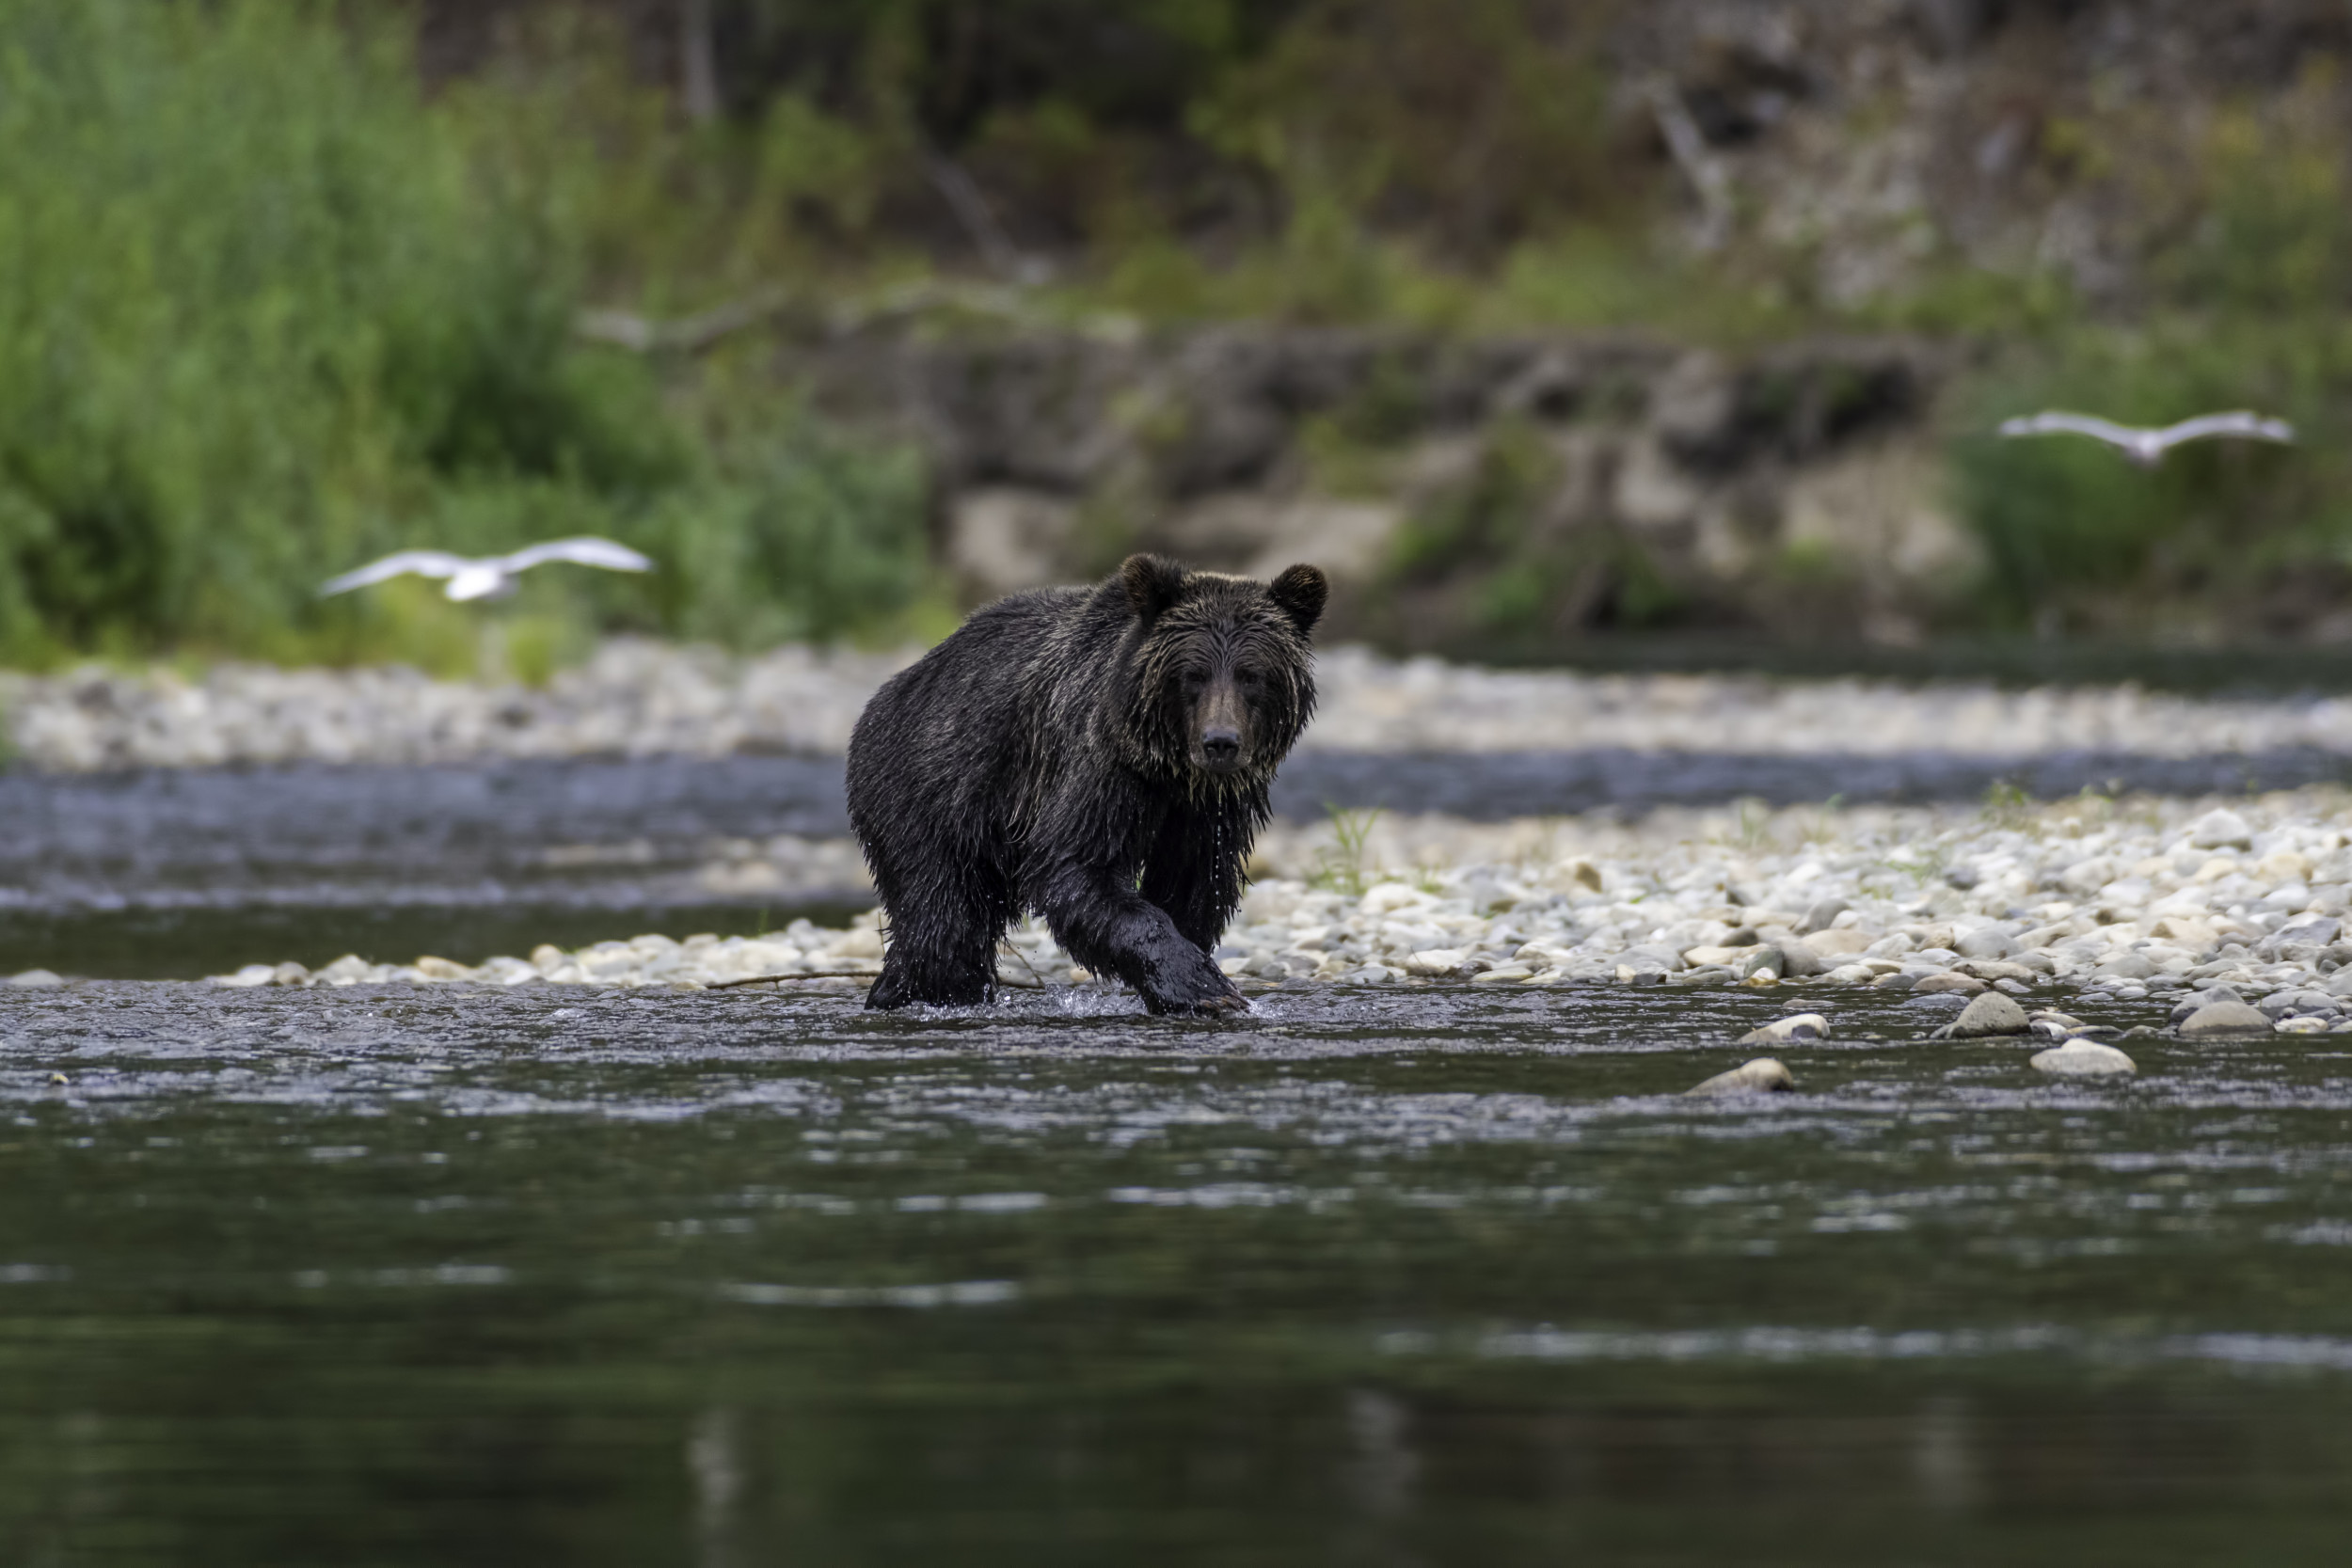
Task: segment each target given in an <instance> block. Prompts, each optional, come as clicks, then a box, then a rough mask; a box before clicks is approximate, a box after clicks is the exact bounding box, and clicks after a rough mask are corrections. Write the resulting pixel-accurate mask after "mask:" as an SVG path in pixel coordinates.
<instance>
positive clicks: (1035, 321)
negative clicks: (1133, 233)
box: [572, 278, 1142, 356]
mask: <svg viewBox="0 0 2352 1568" xmlns="http://www.w3.org/2000/svg"><path fill="white" fill-rule="evenodd" d="M803 308H805V309H806V312H807V314H808V315H810V316H813V317H814V318H815V319H816V322H817V323H818V325H820V326H821V328H822V329H823V330H824V331H825V332H826V333H828V334H830V335H831V336H833V337H835V338H847V337H850V336H851V335H853V334H855V333H858V332H861V331H864V330H865V329H866V328H867V327H870V326H875V325H882V324H884V323H888V322H892V321H896V320H900V319H903V318H905V317H909V316H920V315H924V314H927V313H929V312H930V311H933V310H956V311H961V312H963V313H964V314H966V315H975V316H993V317H995V318H997V319H999V320H1002V321H1006V322H1009V323H1012V324H1013V325H1022V326H1038V325H1066V324H1060V323H1058V322H1057V318H1055V317H1053V316H1051V315H1050V314H1049V313H1048V312H1045V311H1042V310H1040V309H1038V308H1037V306H1036V304H1035V303H1034V302H1033V301H1032V300H1031V298H1030V297H1029V296H1028V295H1027V294H1026V293H1025V292H1024V291H1023V290H1021V289H1018V288H1012V287H1008V286H1005V285H1002V284H991V283H960V282H955V281H952V280H948V279H943V278H922V279H918V280H916V281H914V282H910V283H899V284H894V285H893V286H891V287H890V288H887V289H883V290H882V291H880V292H878V293H873V294H868V295H866V296H864V297H862V298H855V299H846V300H841V301H837V302H836V303H834V305H832V306H831V307H830V308H820V307H818V305H817V303H816V301H815V300H814V299H813V298H811V297H810V296H809V295H807V294H805V293H801V292H798V291H795V290H792V289H788V288H786V287H784V286H782V285H775V286H771V287H770V288H765V289H760V290H757V291H755V292H754V293H749V294H746V295H744V296H743V297H742V298H741V299H738V300H730V301H729V302H728V303H726V304H724V305H721V306H716V307H714V308H712V309H708V310H705V311H702V312H701V313H699V314H697V315H691V316H681V317H679V318H677V319H676V320H675V321H657V320H654V319H653V318H651V317H647V316H641V315H638V314H636V313H635V312H633V311H629V310H603V309H597V310H582V311H580V313H579V314H578V315H576V316H574V317H573V318H572V332H573V334H574V335H575V336H577V337H580V338H583V339H586V340H587V341H590V342H595V343H603V344H606V345H607V346H609V347H612V348H621V349H627V350H628V351H629V352H630V353H632V354H661V355H688V356H691V355H696V354H701V353H704V352H706V351H707V350H708V349H711V348H713V347H715V346H717V345H718V344H719V343H720V342H721V341H723V340H725V339H727V338H730V337H732V336H734V335H735V334H736V333H738V332H742V331H746V330H748V329H750V328H752V327H755V326H760V325H765V324H767V323H769V322H771V321H775V320H777V319H778V318H780V317H784V316H787V315H793V314H796V313H798V312H799V311H800V310H801V309H803ZM1077 325H1078V326H1079V327H1080V328H1081V329H1082V330H1084V331H1087V332H1089V333H1091V334H1093V335H1095V336H1098V337H1103V338H1107V339H1111V340H1113V341H1121V342H1124V341H1132V340H1133V339H1134V338H1135V337H1136V334H1137V333H1139V332H1140V331H1141V330H1142V328H1141V326H1140V325H1139V324H1138V323H1137V322H1136V320H1135V318H1134V317H1132V316H1124V315H1119V314H1115V313H1112V312H1108V311H1100V312H1095V313H1093V314H1090V315H1089V316H1086V317H1085V318H1083V319H1082V320H1081V321H1080V322H1078V323H1077Z"/></svg>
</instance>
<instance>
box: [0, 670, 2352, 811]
mask: <svg viewBox="0 0 2352 1568" xmlns="http://www.w3.org/2000/svg"><path fill="white" fill-rule="evenodd" d="M914 657H915V650H913V649H903V650H899V651H898V652H894V653H886V654H872V653H859V652H853V651H846V650H833V649H816V648H807V647H784V648H778V649H775V650H773V651H772V652H770V653H767V654H763V655H760V656H758V657H752V658H732V657H726V656H723V655H722V654H720V653H718V652H716V651H714V650H711V649H707V648H693V647H678V646H674V645H670V644H664V643H659V642H650V641H630V640H619V641H611V642H608V643H606V644H605V645H604V646H603V647H602V648H601V649H600V650H599V651H598V652H597V654H596V657H593V658H592V659H590V660H589V661H588V662H587V663H586V664H584V665H582V666H580V667H579V668H576V669H572V670H567V671H564V672H561V673H558V674H557V675H556V676H555V677H554V678H553V680H552V681H550V682H549V683H548V686H547V688H546V689H543V690H533V689H526V688H523V687H519V686H485V685H473V684H466V683H456V682H445V681H434V680H429V679H427V678H426V677H425V676H423V675H421V674H420V673H417V672H415V671H413V670H407V669H401V668H375V669H359V670H342V671H336V670H280V669H276V668H272V667H266V666H256V665H221V666H217V667H215V668H214V669H212V670H211V671H209V672H208V673H205V674H204V675H202V676H201V677H200V678H199V679H196V680H189V679H187V678H185V677H183V676H182V675H181V674H179V673H176V672H174V671H172V670H169V669H162V668H159V669H153V670H148V671H142V672H135V673H123V672H119V671H109V670H106V669H103V668H99V667H90V668H87V669H83V670H79V671H74V672H72V673H65V674H59V675H51V676H27V675H21V674H5V673H0V715H4V716H5V719H6V722H7V733H8V746H9V750H10V752H11V754H12V755H13V756H14V757H15V758H16V759H17V761H18V763H19V764H20V765H21V766H24V767H29V768H38V769H43V770H49V771H81V772H87V771H101V770H119V769H124V768H185V767H217V766H221V765H225V764H235V765H256V764H281V763H303V762H317V763H449V762H466V761H475V760H491V759H501V758H503V759H514V758H530V757H557V756H653V755H660V754H665V753H676V754H681V755H688V756H725V755H731V754H734V753H737V752H799V753H806V754H817V755H837V754H838V753H839V752H841V751H842V750H843V748H844V747H845V746H846V745H847V744H848V742H849V736H850V726H851V725H852V724H853V723H855V722H856V720H857V715H858V711H859V709H860V708H861V707H863V706H864V705H865V702H866V698H867V696H868V695H870V694H871V693H872V691H873V689H875V687H877V686H879V685H880V684H881V683H882V681H884V680H886V679H887V678H889V676H890V675H891V674H892V673H894V672H896V671H898V670H899V669H901V668H903V667H904V666H905V665H906V664H907V663H908V662H909V661H910V660H911V659H913V658H914ZM1320 670H1321V684H1322V689H1323V698H1324V700H1323V703H1322V706H1321V710H1320V712H1319V714H1318V716H1317V718H1316V720H1315V722H1314V725H1313V727H1312V728H1311V730H1310V731H1309V733H1308V737H1307V741H1306V743H1305V745H1304V746H1303V747H1302V751H1303V752H1306V753H1308V754H1313V753H1316V752H1385V753H1397V752H1457V753H1458V752H1563V751H1574V752H1713V753H1724V754H1739V755H1751V756H1759V757H1787V758H1798V757H1804V756H1811V755H1820V754H1829V753H1836V754H1847V755H1859V756H1889V757H1891V756H1897V755H1902V754H1908V753H1915V752H1932V753H1946V754H1952V755H1963V756H1987V757H1999V758H2004V759H2015V758H2021V757H2034V756H2042V755H2055V754H2081V755H2089V754H2094V753H2118V754H2130V755H2137V756H2147V757H2169V758H2183V759H2192V758H2208V757H2213V756H2217V755H2241V754H2242V755H2258V754H2264V753H2302V754H2311V753H2324V754H2327V755H2329V756H2352V699H2346V698H2343V697H2314V698H2305V699H2296V700H2246V699H2216V698H2196V697H2186V696H2179V695H2173V694H2169V693H2160V692H2152V691H2147V690H2143V689H2138V688H2137V687H2132V686H2119V687H2045V688H2040V689H2028V690H2004V689H1997V688H1994V687H1992V686H1988V685H1979V684H1970V683H1959V682H1946V683H1932V684H1928V685H1920V686H1910V685H1903V684H1899V683H1897V682H1892V681H1871V680H1860V679H1845V680H1778V679H1768V678H1765V677H1761V676H1752V675H1686V674H1581V673H1573V672H1565V671H1496V670H1484V669H1477V668H1472V667H1469V666H1463V665H1454V664H1446V663H1442V662H1440V661H1438V660H1436V659H1428V658H1416V659H1407V660H1402V661H1400V660H1394V659H1387V658H1383V657H1378V656H1377V655H1375V654H1372V653H1369V652H1367V651H1365V650H1363V649H1360V648H1337V649H1330V650H1327V651H1325V652H1324V653H1323V654H1322V655H1321V657H1320ZM2271 782H2278V783H2292V782H2296V781H2294V780H2292V779H2278V780H2275V781H2271Z"/></svg>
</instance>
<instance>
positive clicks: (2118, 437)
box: [2001, 409, 2146, 451]
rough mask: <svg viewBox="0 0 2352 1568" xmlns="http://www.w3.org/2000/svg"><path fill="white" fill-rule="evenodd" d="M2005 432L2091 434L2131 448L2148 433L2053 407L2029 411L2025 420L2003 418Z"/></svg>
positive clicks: (2058, 434) (2095, 439)
mask: <svg viewBox="0 0 2352 1568" xmlns="http://www.w3.org/2000/svg"><path fill="white" fill-rule="evenodd" d="M2001 434H2002V435H2004V436H2090V438H2091V439H2092V440H2094V441H2105V442H2106V443H2107V444H2108V445H2109V446H2112V447H2122V449H2123V450H2124V451H2131V450H2132V448H2133V445H2134V442H2133V437H2134V436H2142V435H2145V434H2146V433H2145V432H2144V431H2138V430H2134V429H2133V428H2132V427H2131V426H2129V425H2121V424H2117V423H2116V422H2115V421H2114V420H2102V419H2099V418H2097V417H2095V416H2093V415H2090V414H2068V413H2065V412H2063V411H2061V410H2058V409H2051V410H2049V411H2048V412H2046V413H2041V414H2029V415H2026V417H2025V418H2023V419H2016V420H2002V421H2001Z"/></svg>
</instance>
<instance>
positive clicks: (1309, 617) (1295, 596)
mask: <svg viewBox="0 0 2352 1568" xmlns="http://www.w3.org/2000/svg"><path fill="white" fill-rule="evenodd" d="M1266 594H1268V596H1270V597H1271V598H1272V599H1273V600H1274V603H1275V606H1276V608H1278V609H1279V610H1281V612H1282V613H1283V614H1285V615H1287V616H1289V617H1290V618H1291V624H1292V625H1294V626H1296V627H1297V628H1298V630H1299V634H1300V635H1301V636H1304V635H1305V634H1306V633H1308V632H1311V631H1312V630H1314V629H1315V623H1316V622H1317V621H1320V620H1322V619H1323V601H1324V600H1326V599H1327V598H1329V597H1330V596H1331V584H1330V581H1329V579H1327V578H1325V577H1324V575H1323V568H1322V567H1320V566H1306V565H1300V566H1285V567H1283V568H1282V575H1281V576H1280V577H1279V578H1275V579H1274V580H1273V581H1272V582H1270V583H1268V584H1266Z"/></svg>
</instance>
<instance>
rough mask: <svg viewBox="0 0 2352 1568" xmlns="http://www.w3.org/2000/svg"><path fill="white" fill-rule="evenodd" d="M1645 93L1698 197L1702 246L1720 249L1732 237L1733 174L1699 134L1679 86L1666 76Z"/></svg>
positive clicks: (1656, 79)
mask: <svg viewBox="0 0 2352 1568" xmlns="http://www.w3.org/2000/svg"><path fill="white" fill-rule="evenodd" d="M1644 92H1645V96H1646V97H1647V98H1648V99H1649V105H1650V113H1651V114H1652V115H1653V116H1655V117H1656V118H1657V120H1658V134H1659V135H1661V136H1663V137H1664V138H1665V140H1666V150H1667V151H1668V152H1670V153H1672V154H1673V155H1674V161H1675V166H1676V167H1677V168H1679V169H1680V170H1682V177H1683V178H1684V179H1686V180H1688V181H1690V182H1691V188H1692V191H1694V192H1695V193H1696V194H1697V196H1698V198H1699V232H1698V247H1699V248H1700V249H1701V250H1720V249H1721V248H1723V244H1724V241H1725V240H1726V239H1728V238H1730V237H1731V175H1730V173H1729V172H1728V171H1727V170H1725V169H1724V166H1723V161H1722V160H1721V159H1719V158H1717V157H1716V156H1715V155H1714V154H1713V153H1712V152H1709V151H1708V149H1707V138H1706V137H1705V136H1704V135H1700V134H1699V126H1698V121H1696V120H1694V119H1692V118H1691V107H1690V105H1689V104H1687V103H1684V102H1683V101H1682V90H1681V89H1680V88H1679V87H1676V86H1675V85H1674V84H1673V83H1672V82H1670V81H1668V80H1666V78H1664V77H1662V76H1653V77H1652V78H1650V80H1649V82H1648V84H1647V86H1646V87H1645V88H1644Z"/></svg>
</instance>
